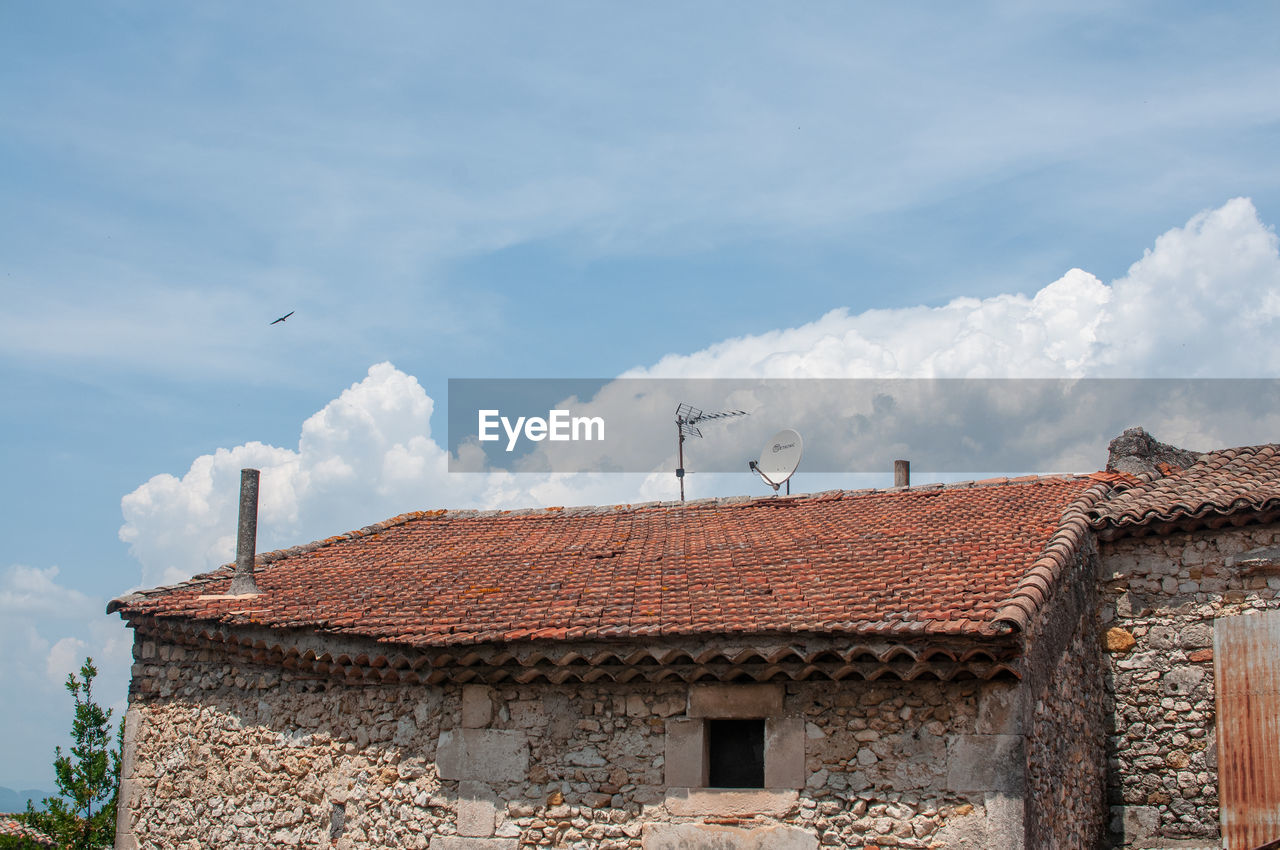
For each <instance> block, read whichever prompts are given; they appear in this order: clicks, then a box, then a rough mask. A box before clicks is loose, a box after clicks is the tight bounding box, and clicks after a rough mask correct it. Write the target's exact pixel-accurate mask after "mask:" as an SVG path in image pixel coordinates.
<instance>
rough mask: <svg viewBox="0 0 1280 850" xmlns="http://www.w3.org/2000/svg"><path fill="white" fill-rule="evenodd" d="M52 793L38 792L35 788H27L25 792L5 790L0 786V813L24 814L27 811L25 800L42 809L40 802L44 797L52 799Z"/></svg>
mask: <svg viewBox="0 0 1280 850" xmlns="http://www.w3.org/2000/svg"><path fill="white" fill-rule="evenodd" d="M54 796H57V795H55V794H54V793H53V792H52V791H38V790H36V789H35V788H28V789H26V790H25V791H14V790H13V789H12V788H5V787H4V786H3V785H0V812H25V811H26V810H27V800H30V801H31V804H32V805H33V806H35V807H36V808H37V809H41V808H44V807H43V806H41V805H40V802H41V801H42V800H43V799H44V798H45V797H54Z"/></svg>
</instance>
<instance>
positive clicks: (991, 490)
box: [110, 476, 1107, 647]
mask: <svg viewBox="0 0 1280 850" xmlns="http://www.w3.org/2000/svg"><path fill="white" fill-rule="evenodd" d="M980 484H981V486H975V485H973V484H967V485H955V486H946V487H924V488H912V489H894V490H885V491H857V492H834V493H823V494H816V495H812V496H810V495H801V496H792V497H787V498H767V499H734V500H724V501H714V500H708V501H703V502H691V503H688V504H680V503H674V504H671V503H665V504H660V505H659V504H650V505H643V506H621V507H617V508H606V509H599V508H591V509H560V508H557V509H554V510H535V511H525V512H506V511H504V512H483V513H477V512H442V511H427V512H415V513H412V514H405V515H402V516H400V517H396V518H394V519H392V520H388V521H386V522H382V523H378V524H376V525H374V526H370V527H369V528H367V529H364V530H362V531H358V532H352V533H350V534H345V535H338V536H335V537H331V538H327V539H326V540H324V541H320V542H318V543H313V544H307V545H306V546H301V547H297V548H295V549H290V550H284V551H282V552H276V553H268V554H266V555H264V556H262V557H261V559H260V564H259V567H258V569H257V572H256V576H255V578H256V581H257V583H258V586H259V587H260V588H261V590H262V593H261V595H259V596H257V597H255V598H253V599H252V600H251V602H250V601H249V600H246V599H243V598H240V599H237V598H234V597H233V598H225V597H224V598H216V597H218V596H219V595H221V594H225V593H226V592H227V590H228V585H229V582H230V577H231V572H232V571H231V569H230V567H229V566H228V567H224V568H223V569H222V570H219V571H217V572H215V573H211V574H208V575H205V576H202V577H196V579H193V580H192V581H190V582H184V583H183V584H181V585H177V586H174V587H169V588H158V589H156V590H152V591H144V592H141V593H137V594H133V595H131V596H128V597H125V598H123V599H119V600H116V601H114V602H113V603H112V605H111V607H110V610H120V611H121V612H122V614H123V616H125V617H126V618H133V617H140V616H156V617H172V618H182V619H187V620H202V621H213V622H222V623H227V624H233V625H234V624H249V623H253V624H256V625H263V626H267V627H290V628H310V629H315V630H321V631H329V632H335V633H341V634H349V635H360V636H367V637H374V638H377V639H380V640H384V641H388V642H395V643H404V644H409V645H415V646H423V647H425V646H447V645H465V644H474V643H482V642H502V641H516V640H563V639H574V640H592V639H616V638H628V637H640V636H651V635H662V636H688V635H700V634H726V633H732V634H753V633H801V632H804V633H812V632H824V633H861V632H876V633H888V634H898V633H900V634H902V635H904V636H905V635H910V634H921V633H926V632H927V633H945V634H990V633H992V632H994V631H996V630H997V626H996V621H997V620H998V619H1000V614H1001V611H1002V610H1005V611H1006V613H1008V611H1009V610H1013V609H1010V608H1009V604H1010V600H1011V599H1014V598H1015V596H1016V595H1017V594H1018V593H1019V592H1021V593H1023V594H1024V595H1025V596H1027V597H1028V599H1027V600H1024V601H1025V603H1026V604H1030V605H1031V607H1032V609H1034V605H1035V604H1036V603H1038V602H1039V601H1040V600H1041V599H1042V598H1043V596H1044V587H1045V586H1046V585H1045V582H1046V581H1049V580H1052V578H1054V577H1055V576H1056V573H1055V572H1054V571H1053V570H1052V569H1049V568H1047V567H1045V566H1044V564H1045V563H1046V561H1045V559H1046V558H1048V559H1049V562H1056V561H1058V560H1061V559H1062V558H1063V557H1069V555H1070V552H1071V551H1073V549H1074V546H1075V545H1076V544H1077V542H1078V538H1079V535H1080V533H1081V532H1082V531H1083V529H1084V523H1083V510H1082V509H1081V507H1080V505H1078V504H1077V502H1078V501H1079V500H1080V499H1081V498H1082V496H1084V494H1085V493H1086V491H1090V488H1091V487H1092V488H1095V489H1094V490H1092V491H1090V492H1091V493H1097V492H1100V491H1101V490H1102V489H1105V487H1106V486H1107V485H1106V484H1103V483H1099V482H1098V481H1096V480H1093V479H1090V478H1089V477H1063V476H1057V477H1045V478H1024V479H1016V480H1012V481H1004V482H1002V483H998V484H995V483H990V482H980ZM1068 508H1074V510H1068ZM1064 512H1066V513H1065V516H1064ZM1036 567H1040V568H1041V569H1039V570H1036V575H1035V576H1031V575H1030V572H1031V571H1032V570H1033V568H1036ZM1041 573H1044V574H1043V575H1042V574H1041ZM1029 579H1030V580H1031V583H1030V584H1027V582H1028V580H1029ZM1024 585H1025V586H1024ZM1020 588H1021V590H1020ZM1015 608H1016V609H1017V610H1018V611H1024V610H1025V609H1026V605H1025V604H1017V605H1015ZM1023 616H1024V617H1025V614H1023ZM1021 619H1022V617H1018V616H1016V615H1015V617H1014V620H1015V621H1020V620H1021Z"/></svg>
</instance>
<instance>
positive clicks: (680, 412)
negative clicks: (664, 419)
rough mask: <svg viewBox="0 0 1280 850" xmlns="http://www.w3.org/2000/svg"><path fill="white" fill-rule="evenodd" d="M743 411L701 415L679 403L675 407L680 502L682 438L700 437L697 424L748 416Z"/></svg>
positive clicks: (682, 470) (681, 488)
mask: <svg viewBox="0 0 1280 850" xmlns="http://www.w3.org/2000/svg"><path fill="white" fill-rule="evenodd" d="M749 415H750V414H748V413H747V412H746V411H745V410H722V411H720V412H719V413H703V412H702V411H701V410H699V409H698V408H696V407H692V406H690V405H687V404H685V403H684V402H681V403H680V404H678V405H676V452H677V453H678V454H679V456H680V460H679V466H677V467H676V478H679V479H680V501H682V502H683V501H684V438H685V437H701V436H702V429H701V428H699V427H698V423H699V422H706V421H709V420H711V419H728V418H730V417H732V416H749Z"/></svg>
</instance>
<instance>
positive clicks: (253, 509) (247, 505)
mask: <svg viewBox="0 0 1280 850" xmlns="http://www.w3.org/2000/svg"><path fill="white" fill-rule="evenodd" d="M259 475H260V473H259V471H258V470H256V469H242V470H240V523H239V526H238V530H237V533H236V572H235V576H234V577H232V579H231V595H232V596H250V595H253V594H256V593H259V592H260V591H259V590H258V584H257V582H255V581H254V580H253V561H254V558H255V557H256V556H257V554H258V551H257V550H258V476H259Z"/></svg>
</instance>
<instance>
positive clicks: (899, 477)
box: [893, 460, 911, 487]
mask: <svg viewBox="0 0 1280 850" xmlns="http://www.w3.org/2000/svg"><path fill="white" fill-rule="evenodd" d="M893 486H894V487H910V486H911V461H909V460H895V461H894V462H893Z"/></svg>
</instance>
